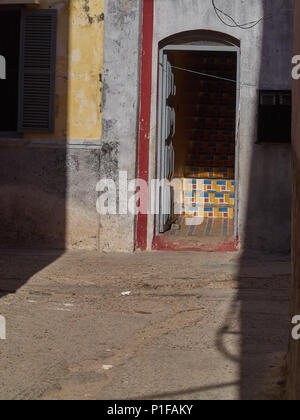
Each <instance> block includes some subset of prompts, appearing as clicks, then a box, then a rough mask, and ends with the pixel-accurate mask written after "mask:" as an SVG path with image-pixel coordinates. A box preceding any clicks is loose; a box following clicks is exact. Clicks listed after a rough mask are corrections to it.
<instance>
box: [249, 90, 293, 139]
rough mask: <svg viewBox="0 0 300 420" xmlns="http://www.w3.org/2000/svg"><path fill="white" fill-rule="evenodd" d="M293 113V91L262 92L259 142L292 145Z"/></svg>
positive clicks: (259, 115) (259, 114) (260, 93)
mask: <svg viewBox="0 0 300 420" xmlns="http://www.w3.org/2000/svg"><path fill="white" fill-rule="evenodd" d="M291 113H292V94H291V91H271V90H262V91H260V92H259V111H258V139H257V142H258V143H290V142H291Z"/></svg>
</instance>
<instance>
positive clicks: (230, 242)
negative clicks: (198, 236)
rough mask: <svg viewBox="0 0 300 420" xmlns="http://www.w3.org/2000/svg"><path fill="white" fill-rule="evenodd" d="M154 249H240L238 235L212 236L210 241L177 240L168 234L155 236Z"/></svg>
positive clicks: (234, 250)
mask: <svg viewBox="0 0 300 420" xmlns="http://www.w3.org/2000/svg"><path fill="white" fill-rule="evenodd" d="M152 250H153V251H194V252H237V251H239V239H238V237H230V238H226V239H224V238H212V240H211V241H209V242H199V241H193V240H192V239H191V240H186V241H181V240H176V239H171V238H170V237H167V236H166V235H157V236H154V238H153V241H152Z"/></svg>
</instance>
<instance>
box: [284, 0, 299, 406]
mask: <svg viewBox="0 0 300 420" xmlns="http://www.w3.org/2000/svg"><path fill="white" fill-rule="evenodd" d="M299 20H300V3H299V1H298V0H295V1H294V48H293V52H294V55H300V30H299ZM299 110H300V80H295V81H294V82H293V128H292V131H293V134H292V186H293V206H292V290H291V292H292V296H291V301H292V306H291V319H292V317H294V316H295V315H300V258H299V253H300V119H299V115H300V114H299ZM287 398H288V399H292V400H299V399H300V341H295V340H293V339H291V341H290V348H289V354H288V383H287Z"/></svg>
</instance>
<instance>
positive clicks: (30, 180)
mask: <svg viewBox="0 0 300 420" xmlns="http://www.w3.org/2000/svg"><path fill="white" fill-rule="evenodd" d="M30 7H33V8H41V9H47V8H55V9H57V10H58V31H57V67H56V104H55V105H56V120H55V132H54V133H53V134H46V135H41V134H37V135H33V134H28V135H26V136H25V139H3V138H2V139H0V172H1V177H0V179H1V183H0V195H1V199H0V220H1V225H0V246H2V247H6V246H8V247H15V246H17V247H30V248H32V247H38V248H40V247H44V248H64V247H67V248H84V249H98V248H99V215H98V213H97V211H96V201H97V193H96V184H97V182H98V181H99V179H100V173H101V162H105V161H106V160H109V159H111V160H112V161H113V158H110V156H111V154H110V153H108V152H107V148H106V147H105V146H104V147H103V143H102V142H101V141H100V139H101V120H102V63H103V34H104V0H41V1H40V5H38V6H30Z"/></svg>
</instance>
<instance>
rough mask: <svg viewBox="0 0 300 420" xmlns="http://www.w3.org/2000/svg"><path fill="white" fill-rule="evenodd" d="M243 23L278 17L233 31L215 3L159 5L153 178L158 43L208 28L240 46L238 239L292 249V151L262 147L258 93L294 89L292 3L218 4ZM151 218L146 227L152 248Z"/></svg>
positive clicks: (190, 0)
mask: <svg viewBox="0 0 300 420" xmlns="http://www.w3.org/2000/svg"><path fill="white" fill-rule="evenodd" d="M218 7H220V9H222V10H225V11H226V12H227V13H228V14H229V15H231V16H233V17H235V18H236V19H237V20H238V21H239V22H249V21H254V20H258V19H259V18H261V17H262V16H263V15H266V16H267V15H269V14H272V16H271V17H270V18H268V19H266V20H264V21H263V22H261V23H260V24H258V25H257V26H255V28H253V29H250V30H243V29H239V28H229V27H228V26H226V25H224V24H223V23H222V22H221V21H220V20H219V19H218V18H217V16H216V14H215V13H214V10H213V8H212V4H211V1H210V0H201V1H194V0H164V1H161V0H155V21H154V40H153V47H154V52H153V70H154V73H153V78H152V116H151V164H152V165H151V173H150V177H151V178H153V177H155V156H156V105H157V102H156V101H157V72H156V69H157V58H158V43H159V41H161V40H163V39H164V38H166V37H168V36H170V35H173V34H176V33H179V32H183V31H190V30H197V29H208V30H213V31H219V32H223V33H226V34H228V35H232V36H234V37H235V38H238V39H239V40H240V41H241V68H240V71H241V82H242V83H243V84H244V85H243V86H242V87H241V94H240V129H239V172H240V176H239V220H238V224H239V235H240V239H241V241H242V243H243V244H245V243H247V244H248V246H249V247H251V248H257V249H264V250H266V251H288V250H289V249H290V200H291V188H290V146H289V145H282V144H272V145H256V144H255V140H256V127H257V106H258V95H257V91H258V89H290V86H291V82H290V79H291V78H290V57H291V39H292V9H291V7H292V1H291V0H286V1H285V2H282V1H281V0H254V1H249V0H247V1H246V0H245V1H243V0H231V1H227V0H219V1H218ZM152 232H153V218H149V223H148V244H149V246H150V244H151V241H152Z"/></svg>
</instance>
